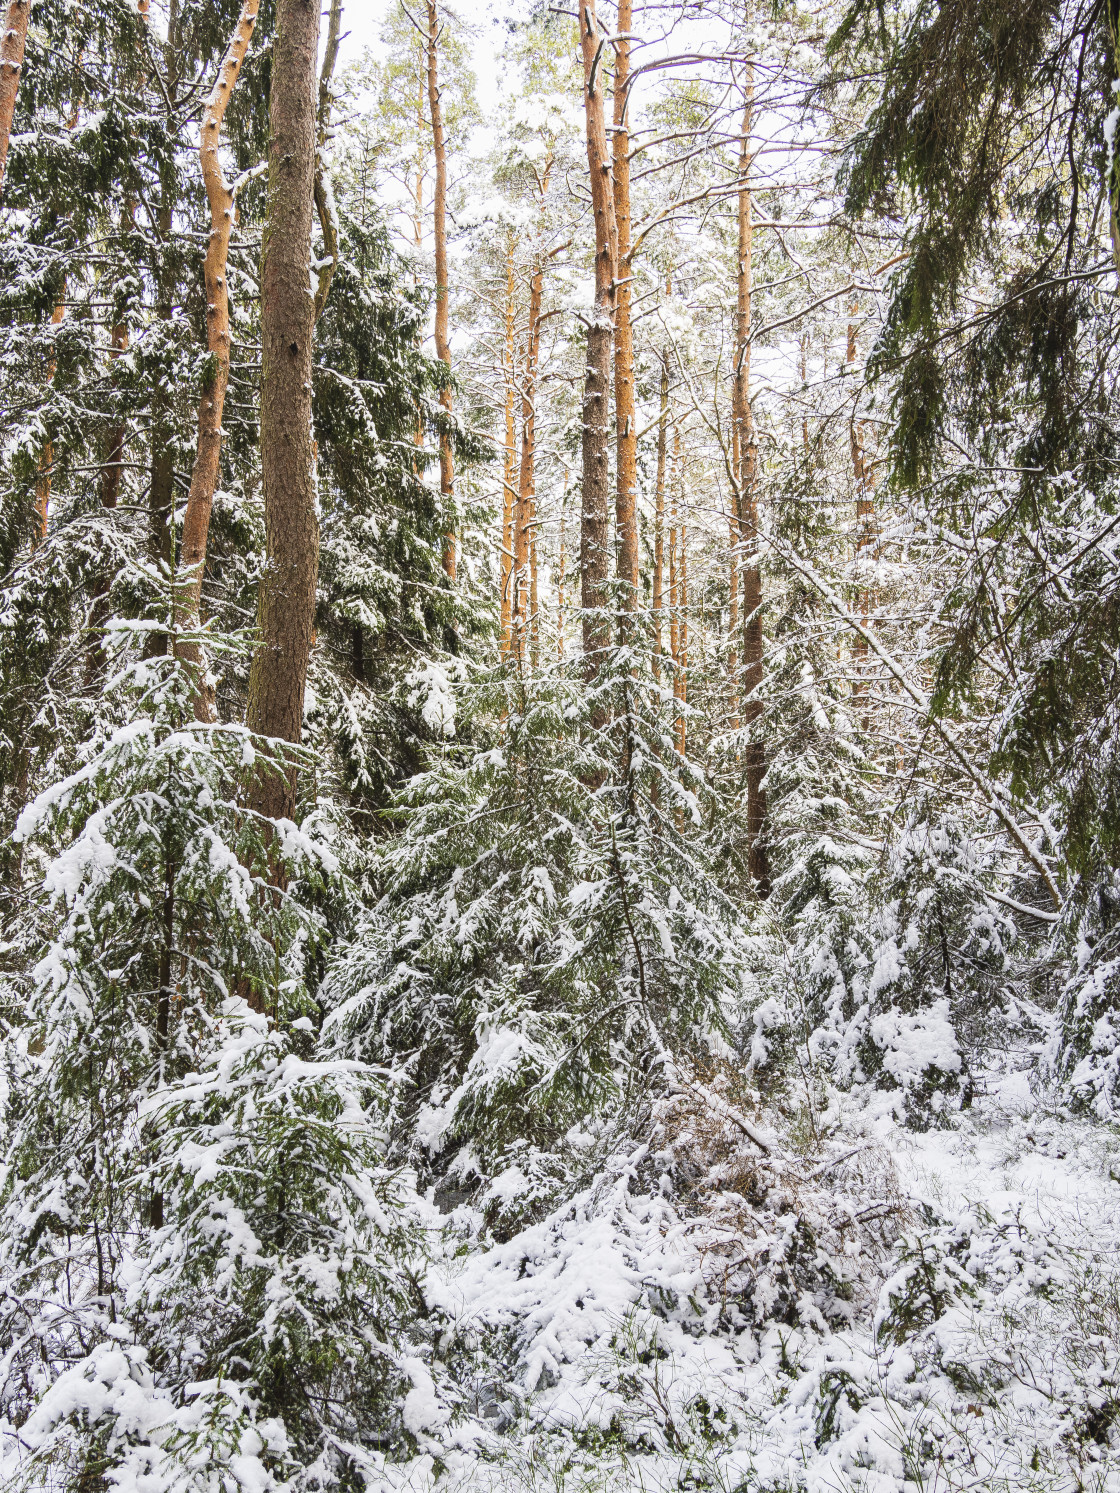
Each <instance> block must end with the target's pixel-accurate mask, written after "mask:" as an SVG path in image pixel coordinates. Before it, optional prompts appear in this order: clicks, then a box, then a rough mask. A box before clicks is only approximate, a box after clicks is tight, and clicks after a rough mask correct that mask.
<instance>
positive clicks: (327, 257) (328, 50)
mask: <svg viewBox="0 0 1120 1493" xmlns="http://www.w3.org/2000/svg"><path fill="white" fill-rule="evenodd" d="M341 42H342V0H331V9H330V18H329V20H328V22H327V40H326V45H325V46H324V48H323V70H322V72H321V73H320V74H319V149H318V151H317V153H316V156H315V211H316V212H317V213H318V215H319V227H320V229H321V230H322V233H323V262H322V263H321V264H320V265H319V278H318V282H317V284H316V286H315V320H316V321H318V320H319V318H320V316H322V314H323V308H324V306H325V305H326V304H327V297H328V296H329V295H330V293H331V281H332V280H333V279H334V272H335V270H336V269H337V268H338V213H337V211H336V210H335V203H334V192H333V191H332V190H331V181H330V175H329V173H328V171H327V169H326V166H325V165H324V164H323V151H324V149H325V147H326V144H327V140H328V139H329V138H330V129H331V109H332V108H333V106H334V93H333V92H332V90H331V82H332V80H333V78H334V70H335V66H336V65H337V63H338V49H339V46H340V45H341Z"/></svg>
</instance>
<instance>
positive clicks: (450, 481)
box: [428, 0, 455, 581]
mask: <svg viewBox="0 0 1120 1493" xmlns="http://www.w3.org/2000/svg"><path fill="white" fill-rule="evenodd" d="M439 30H440V28H439V17H438V15H437V14H436V7H435V4H434V0H428V108H429V109H430V111H431V115H432V149H433V152H434V154H435V163H436V183H435V196H434V198H433V200H432V222H433V227H434V231H435V240H436V357H437V358H438V359H439V360H440V362H441V363H446V364H447V367H448V370H449V371H450V368H451V340H450V335H449V330H448V325H449V324H448V309H449V308H448V304H447V298H448V284H447V141H446V139H445V137H444V130H443V105H442V104H441V102H440V93H439ZM439 402H440V404H441V405H443V407H444V409H445V410H446V411H447V413H448V414H449V415H450V414H451V390H450V388H444V389H441V390H440V394H439ZM439 490H440V495H441V497H442V498H443V510H444V513H445V514H446V515H447V522H448V529H447V532H446V534H445V535H444V540H443V568H444V571H445V572H446V574H447V577H448V579H449V580H452V581H453V580H454V579H455V529H454V524H453V522H452V519H451V514H452V512H453V507H454V501H455V458H454V455H453V453H452V450H451V437H450V435H448V434H447V433H446V432H445V433H444V434H442V435H441V436H440V438H439Z"/></svg>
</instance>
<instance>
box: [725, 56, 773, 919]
mask: <svg viewBox="0 0 1120 1493" xmlns="http://www.w3.org/2000/svg"><path fill="white" fill-rule="evenodd" d="M753 112H754V67H753V64H748V68H747V77H746V82H745V85H744V98H743V121H742V129H741V133H740V137H739V140H740V143H739V272H738V277H737V280H738V283H737V287H736V305H735V321H736V342H737V347H736V356H735V383H734V386H733V390H732V400H733V406H732V419H733V421H734V423H735V426H736V435H737V445H738V458H739V469H738V473H737V476H736V482H735V489H736V498H737V503H738V520H739V535H740V541H741V543H742V545H743V550H744V555H743V564H742V571H743V684H742V706H741V719H742V723H743V725H744V726H745V727H747V728H748V730H749V729H750V728H751V726H752V725H753V723H754V722H756V721H757V720H758V718H759V717H760V716H761V714H762V701H761V699H760V698H759V689H760V687H761V685H762V671H763V640H762V574H761V571H760V570H759V563H758V440H757V437H756V435H755V428H754V412H753V410H752V409H751V395H750V376H751V294H752V272H753V271H752V249H753V244H752V222H751V191H750V168H751V150H750V135H751V119H752V115H753ZM743 756H744V769H745V777H746V786H747V838H748V841H749V846H750V849H749V865H750V874H751V877H752V879H753V880H754V882H755V884H756V886H757V888H758V890H759V892H760V893H761V894H762V895H766V893H767V892H768V891H769V887H770V872H769V865H768V861H767V855H766V842H765V828H766V792H765V789H764V788H763V786H762V781H763V778H764V777H765V776H766V754H765V748H764V746H763V744H762V742H761V741H750V742H748V743H747V746H746V749H745V751H744V754H743Z"/></svg>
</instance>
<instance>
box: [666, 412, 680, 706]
mask: <svg viewBox="0 0 1120 1493" xmlns="http://www.w3.org/2000/svg"><path fill="white" fill-rule="evenodd" d="M679 463H680V433H679V431H678V430H677V429H676V427H674V429H673V463H672V469H671V471H670V473H669V656H670V658H671V659H672V660H673V698H674V699H675V698H676V697H677V680H678V676H679V673H680V662H681V646H680V588H679V579H680V578H679V575H678V572H677V541H678V529H679V527H680V521H679V512H678V508H677V468H678V465H679Z"/></svg>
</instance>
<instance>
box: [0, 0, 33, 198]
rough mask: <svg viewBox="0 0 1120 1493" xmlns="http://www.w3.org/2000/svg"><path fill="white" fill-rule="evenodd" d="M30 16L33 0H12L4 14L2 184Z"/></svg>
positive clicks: (0, 92) (1, 48)
mask: <svg viewBox="0 0 1120 1493" xmlns="http://www.w3.org/2000/svg"><path fill="white" fill-rule="evenodd" d="M30 19H31V0H10V3H9V5H8V6H7V8H6V14H5V16H4V37H3V41H2V42H0V187H2V186H3V185H4V171H5V169H6V167H7V164H8V143H9V141H10V140H11V138H12V120H13V118H14V117H15V112H16V94H17V93H18V92H19V77H20V73H21V72H22V71H23V49H24V47H25V46H26V44H27V23H28V21H29V20H30Z"/></svg>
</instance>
